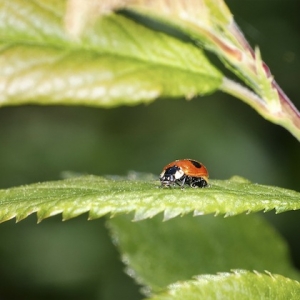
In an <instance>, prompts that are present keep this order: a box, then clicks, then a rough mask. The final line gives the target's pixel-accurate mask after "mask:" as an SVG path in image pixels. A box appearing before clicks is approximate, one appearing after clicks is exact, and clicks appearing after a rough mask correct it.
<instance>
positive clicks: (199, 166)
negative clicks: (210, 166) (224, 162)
mask: <svg viewBox="0 0 300 300" xmlns="http://www.w3.org/2000/svg"><path fill="white" fill-rule="evenodd" d="M189 161H190V162H191V163H192V164H193V165H194V166H195V167H196V168H198V169H200V168H201V167H202V166H201V164H200V163H198V162H197V161H195V160H191V159H190V160H189Z"/></svg>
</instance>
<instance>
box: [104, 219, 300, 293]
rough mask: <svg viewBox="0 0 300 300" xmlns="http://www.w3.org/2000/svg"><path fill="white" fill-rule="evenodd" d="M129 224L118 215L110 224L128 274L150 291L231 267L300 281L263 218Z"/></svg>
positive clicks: (179, 220)
mask: <svg viewBox="0 0 300 300" xmlns="http://www.w3.org/2000/svg"><path fill="white" fill-rule="evenodd" d="M130 220H131V219H130V217H128V216H118V217H116V218H113V219H111V220H110V221H109V222H108V224H109V227H110V229H111V232H112V236H113V240H114V241H116V242H117V244H118V245H119V248H120V252H121V253H122V258H123V261H124V262H125V264H126V265H127V266H128V267H127V268H128V273H129V274H130V275H131V276H133V277H134V278H135V279H136V280H137V281H138V282H139V283H141V284H143V285H146V286H147V287H149V288H150V290H151V291H154V292H157V291H161V290H162V289H164V288H165V287H166V286H167V285H169V284H171V283H173V282H176V281H179V280H188V279H191V278H192V277H193V276H194V275H199V274H214V273H216V272H225V271H229V270H231V269H248V270H258V271H261V272H263V271H264V270H268V271H271V272H274V273H279V274H282V275H286V276H289V277H294V278H300V276H299V274H298V273H296V271H295V270H294V269H293V267H292V265H291V262H290V260H289V256H288V251H287V247H286V244H285V242H284V241H283V240H282V238H281V237H280V236H279V235H278V234H277V233H276V232H275V231H274V230H273V228H271V227H270V226H269V225H268V223H267V222H266V221H264V220H263V219H262V218H259V217H258V216H255V215H252V216H238V217H233V218H225V219H224V218H219V217H213V216H202V217H198V218H193V217H191V216H186V217H184V218H176V219H173V220H170V221H168V222H161V218H159V217H156V218H153V219H151V220H145V221H142V222H135V223H134V222H130ZM182 299H185V298H182Z"/></svg>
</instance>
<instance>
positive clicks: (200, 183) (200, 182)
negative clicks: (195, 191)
mask: <svg viewBox="0 0 300 300" xmlns="http://www.w3.org/2000/svg"><path fill="white" fill-rule="evenodd" d="M190 186H191V187H194V188H195V187H200V188H204V187H206V186H208V184H207V182H206V180H205V179H203V178H202V177H193V178H192V180H191V183H190Z"/></svg>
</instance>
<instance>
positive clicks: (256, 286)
mask: <svg viewBox="0 0 300 300" xmlns="http://www.w3.org/2000/svg"><path fill="white" fill-rule="evenodd" d="M299 295H300V284H299V282H298V281H294V280H291V279H289V278H285V277H283V276H281V275H276V274H271V273H268V274H261V273H258V272H255V273H251V272H248V271H244V270H236V271H234V272H233V273H220V274H218V275H202V276H198V277H197V278H196V279H195V280H191V281H185V282H179V283H176V284H173V285H171V286H170V287H169V288H168V291H167V292H165V293H163V294H161V295H158V296H154V297H153V298H151V299H152V300H176V299H178V300H182V299H185V300H198V299H222V300H226V299H230V300H248V299H251V300H262V299H263V300H267V299H269V300H273V299H278V300H280V299H282V300H285V299H289V300H297V299H299Z"/></svg>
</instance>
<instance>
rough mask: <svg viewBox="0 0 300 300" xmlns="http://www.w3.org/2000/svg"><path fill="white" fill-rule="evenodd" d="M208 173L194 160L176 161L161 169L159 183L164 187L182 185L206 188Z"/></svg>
mask: <svg viewBox="0 0 300 300" xmlns="http://www.w3.org/2000/svg"><path fill="white" fill-rule="evenodd" d="M208 177H209V175H208V171H207V169H206V167H205V166H204V165H203V164H202V163H200V162H199V161H196V160H194V159H178V160H175V161H173V162H171V163H169V164H168V165H166V166H165V167H164V168H163V171H162V173H161V174H160V182H161V185H162V186H164V187H171V186H175V185H176V184H177V185H179V186H181V187H183V186H184V184H187V185H189V186H190V187H200V188H203V187H207V186H208Z"/></svg>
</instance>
